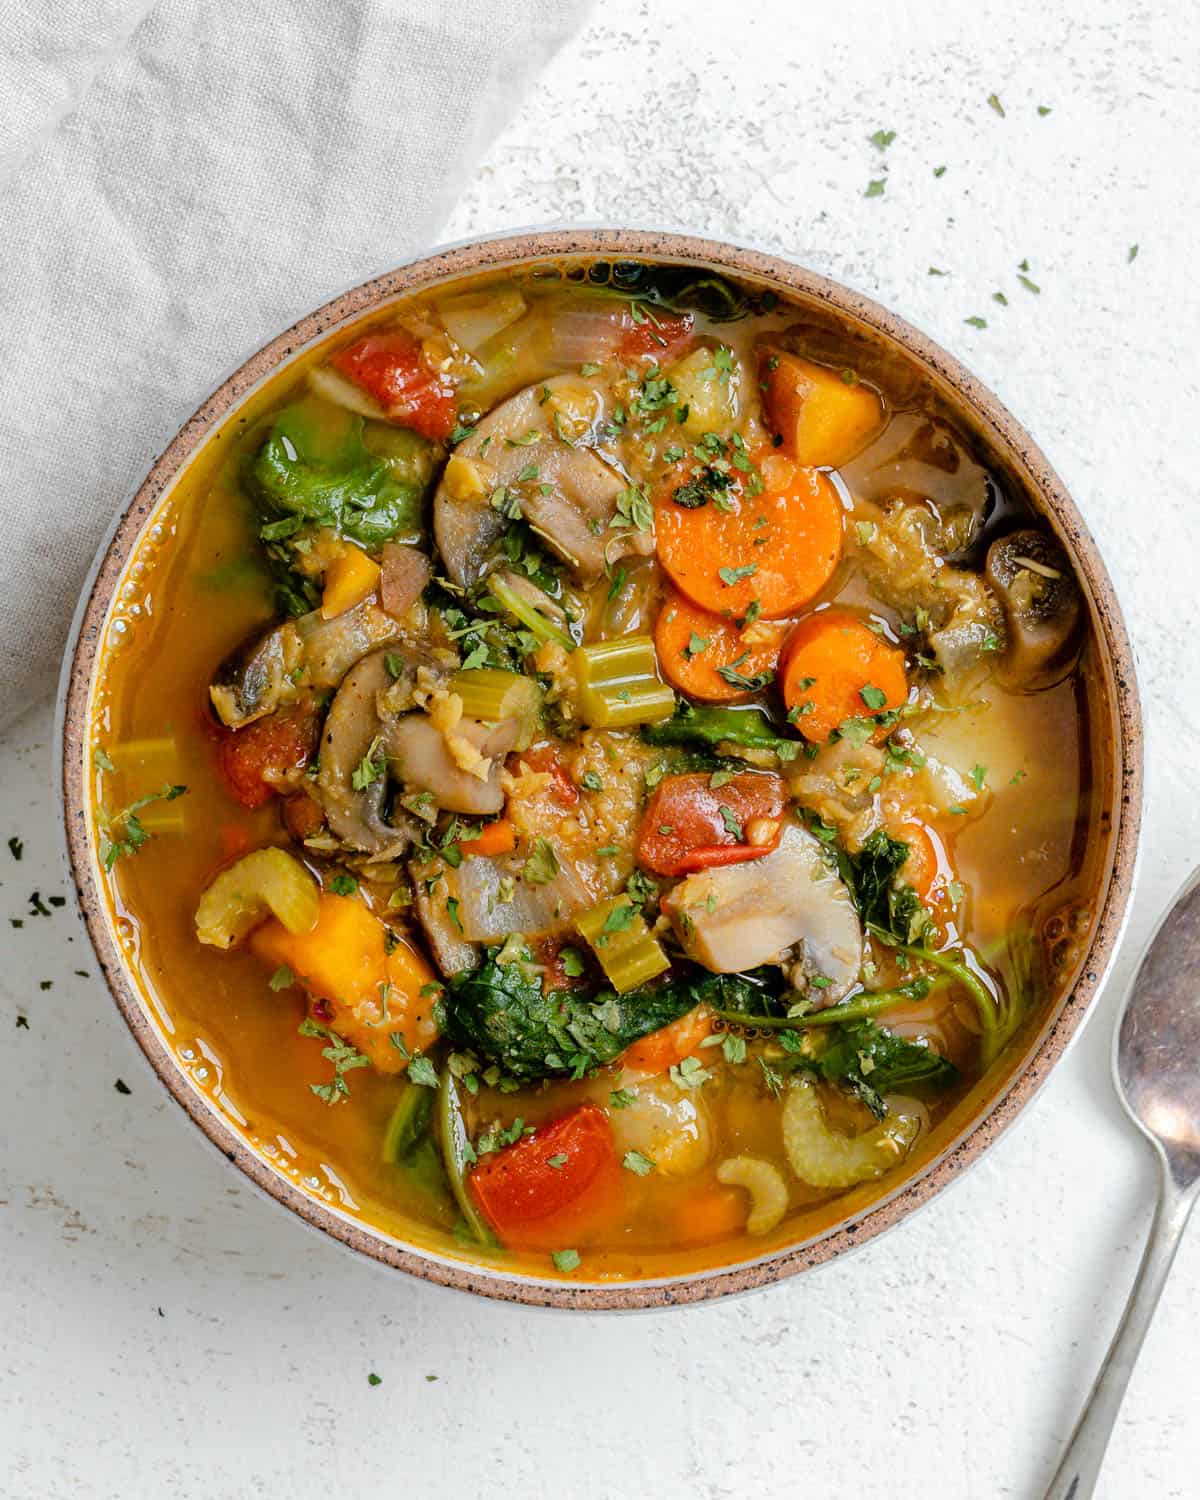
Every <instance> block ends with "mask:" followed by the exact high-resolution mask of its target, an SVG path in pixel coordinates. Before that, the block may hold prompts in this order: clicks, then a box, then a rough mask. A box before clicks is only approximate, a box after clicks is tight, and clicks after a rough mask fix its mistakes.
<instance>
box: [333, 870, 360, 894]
mask: <svg viewBox="0 0 1200 1500" xmlns="http://www.w3.org/2000/svg"><path fill="white" fill-rule="evenodd" d="M329 889H330V890H331V891H332V892H333V894H334V895H335V896H353V894H354V893H355V891H356V890H358V881H357V880H356V879H355V878H354V876H353V875H346V874H339V875H335V876H334V877H333V879H332V880H331V881H330V882H329Z"/></svg>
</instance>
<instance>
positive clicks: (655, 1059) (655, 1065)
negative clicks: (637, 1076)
mask: <svg viewBox="0 0 1200 1500" xmlns="http://www.w3.org/2000/svg"><path fill="white" fill-rule="evenodd" d="M712 1029H713V1018H712V1015H711V1014H710V1012H709V1010H708V1008H707V1007H706V1006H703V1005H698V1006H697V1007H696V1009H695V1010H689V1011H688V1012H687V1014H686V1015H683V1016H680V1017H679V1019H678V1020H677V1021H672V1022H671V1024H670V1025H669V1026H662V1027H660V1028H659V1030H658V1031H652V1032H651V1033H650V1035H649V1036H644V1037H643V1038H642V1039H641V1041H640V1042H634V1044H633V1046H632V1047H627V1048H626V1049H625V1051H624V1053H623V1054H622V1057H621V1062H622V1063H623V1064H624V1066H625V1067H627V1068H632V1069H633V1071H634V1072H635V1073H665V1072H666V1071H667V1069H668V1068H673V1067H675V1066H676V1065H677V1064H679V1063H681V1062H682V1061H683V1060H684V1058H685V1057H691V1056H693V1055H694V1053H695V1051H696V1049H697V1048H698V1047H699V1046H700V1043H701V1042H703V1041H704V1039H705V1038H706V1037H708V1036H711V1035H712Z"/></svg>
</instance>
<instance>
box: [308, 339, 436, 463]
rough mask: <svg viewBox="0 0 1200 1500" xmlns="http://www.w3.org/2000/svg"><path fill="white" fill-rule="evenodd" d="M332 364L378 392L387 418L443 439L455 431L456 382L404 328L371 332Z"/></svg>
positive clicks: (370, 392) (371, 393)
mask: <svg viewBox="0 0 1200 1500" xmlns="http://www.w3.org/2000/svg"><path fill="white" fill-rule="evenodd" d="M330 362H331V364H332V365H333V367H334V368H335V369H336V370H338V371H340V372H341V374H343V375H345V376H346V378H347V379H348V380H352V381H354V383H355V385H358V386H361V387H362V389H363V390H364V391H366V393H367V394H368V395H369V396H372V397H374V399H375V400H376V401H378V402H379V404H380V406H382V407H383V409H384V411H385V412H386V413H387V415H388V417H389V419H390V420H391V421H393V422H395V423H397V424H398V425H399V426H402V427H411V428H412V429H413V431H414V432H419V433H420V434H421V435H422V437H427V438H432V439H433V440H434V441H435V442H443V441H445V439H446V438H448V437H449V436H450V434H451V433H452V432H453V431H454V427H455V424H456V423H457V421H458V411H457V407H456V404H455V399H454V384H453V382H452V381H451V380H450V379H449V378H448V377H447V376H446V375H444V374H443V373H442V372H441V371H440V370H436V369H434V368H433V367H432V366H431V365H430V364H429V363H428V362H427V360H426V359H425V356H424V354H423V353H422V350H421V346H420V344H418V343H417V341H416V339H414V338H412V337H411V336H410V335H409V334H407V333H403V332H399V331H396V332H393V333H373V334H371V335H370V337H368V338H365V339H360V340H359V341H358V343H357V344H351V346H350V347H349V349H343V350H342V352H341V353H340V354H335V355H334V357H333V359H332V360H331V361H330Z"/></svg>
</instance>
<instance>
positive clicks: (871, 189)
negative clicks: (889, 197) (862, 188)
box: [863, 177, 887, 198]
mask: <svg viewBox="0 0 1200 1500" xmlns="http://www.w3.org/2000/svg"><path fill="white" fill-rule="evenodd" d="M886 187H887V178H886V177H873V178H872V179H871V181H870V182H868V183H867V190H866V192H865V193H864V194H863V197H864V198H882V197H883V192H884V189H885V188H886Z"/></svg>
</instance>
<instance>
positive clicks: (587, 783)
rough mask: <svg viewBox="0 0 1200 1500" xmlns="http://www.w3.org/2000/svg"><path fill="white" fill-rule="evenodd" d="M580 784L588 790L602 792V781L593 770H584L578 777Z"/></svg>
mask: <svg viewBox="0 0 1200 1500" xmlns="http://www.w3.org/2000/svg"><path fill="white" fill-rule="evenodd" d="M580 784H581V785H582V786H583V787H584V788H585V789H586V790H587V791H589V792H602V791H603V790H604V783H603V781H601V780H600V778H599V776H597V775H596V773H595V771H585V772H584V773H583V775H582V776H581V777H580Z"/></svg>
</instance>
